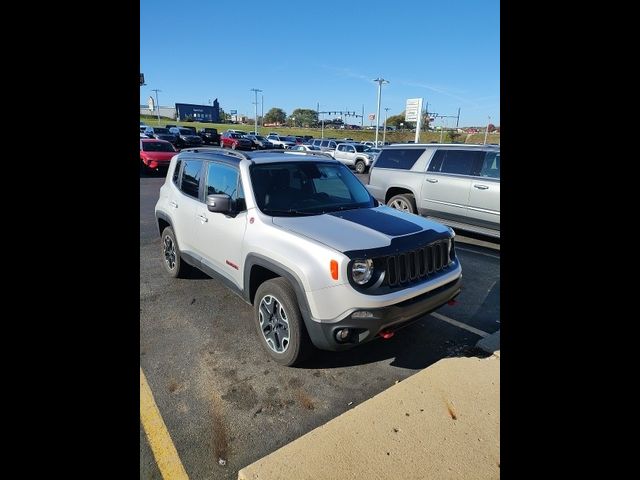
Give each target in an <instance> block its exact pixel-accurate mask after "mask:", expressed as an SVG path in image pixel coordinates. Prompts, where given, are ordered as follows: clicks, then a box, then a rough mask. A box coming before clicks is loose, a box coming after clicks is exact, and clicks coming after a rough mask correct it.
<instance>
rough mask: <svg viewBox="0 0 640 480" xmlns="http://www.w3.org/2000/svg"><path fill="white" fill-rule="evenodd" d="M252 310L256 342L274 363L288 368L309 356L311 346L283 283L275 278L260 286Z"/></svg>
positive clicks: (291, 293) (295, 303)
mask: <svg viewBox="0 0 640 480" xmlns="http://www.w3.org/2000/svg"><path fill="white" fill-rule="evenodd" d="M253 309H254V323H255V326H256V332H257V334H258V340H259V342H260V344H261V345H262V346H263V347H264V349H265V350H266V351H267V353H268V355H269V357H271V358H272V359H273V360H274V361H275V362H276V363H279V364H280V365H284V366H287V367H289V366H292V365H295V364H296V363H300V362H302V361H303V360H305V359H306V358H307V357H308V356H309V355H310V354H311V352H312V351H313V345H312V344H311V340H310V339H309V335H308V333H307V329H306V327H305V325H304V320H303V319H302V314H301V313H300V308H299V307H298V301H297V298H296V293H295V291H294V290H293V287H292V286H291V284H290V283H289V282H288V281H287V280H285V279H284V278H282V277H277V278H272V279H271V280H267V281H266V282H264V283H263V284H262V285H260V287H258V291H257V292H256V296H255V300H254V307H253ZM261 322H262V323H261Z"/></svg>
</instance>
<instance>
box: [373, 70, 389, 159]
mask: <svg viewBox="0 0 640 480" xmlns="http://www.w3.org/2000/svg"><path fill="white" fill-rule="evenodd" d="M373 81H374V82H376V83H377V84H378V112H377V113H376V147H377V146H378V130H379V129H380V94H381V91H382V84H383V83H389V81H388V80H385V79H384V78H382V77H378V78H376V79H374V80H373Z"/></svg>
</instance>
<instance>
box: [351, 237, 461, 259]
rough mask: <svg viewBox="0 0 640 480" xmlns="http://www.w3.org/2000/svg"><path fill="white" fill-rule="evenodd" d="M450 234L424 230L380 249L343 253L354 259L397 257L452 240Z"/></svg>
mask: <svg viewBox="0 0 640 480" xmlns="http://www.w3.org/2000/svg"><path fill="white" fill-rule="evenodd" d="M451 236H452V235H451V234H450V233H449V232H437V231H435V230H422V231H421V232H420V233H416V234H414V235H407V236H406V237H398V238H394V239H392V240H391V245H389V246H387V247H380V248H370V249H367V250H349V251H348V252H342V253H344V254H345V255H346V256H347V257H349V258H351V259H354V258H376V257H384V256H387V255H397V254H398V253H402V252H408V251H410V250H417V249H418V248H422V247H425V246H427V245H429V244H430V243H432V242H435V241H437V240H444V239H446V238H451Z"/></svg>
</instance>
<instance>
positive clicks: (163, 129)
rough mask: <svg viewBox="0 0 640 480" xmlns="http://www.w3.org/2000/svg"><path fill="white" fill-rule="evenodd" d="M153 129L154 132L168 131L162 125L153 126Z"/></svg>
mask: <svg viewBox="0 0 640 480" xmlns="http://www.w3.org/2000/svg"><path fill="white" fill-rule="evenodd" d="M153 131H154V133H169V129H168V128H162V127H154V129H153Z"/></svg>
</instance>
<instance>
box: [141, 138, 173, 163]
mask: <svg viewBox="0 0 640 480" xmlns="http://www.w3.org/2000/svg"><path fill="white" fill-rule="evenodd" d="M177 153H178V151H177V150H176V149H175V148H173V145H171V143H169V142H167V141H166V140H156V139H155V138H141V139H140V171H151V170H155V171H158V170H160V169H161V168H167V167H169V162H171V158H172V157H173V156H174V155H176V154H177Z"/></svg>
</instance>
